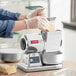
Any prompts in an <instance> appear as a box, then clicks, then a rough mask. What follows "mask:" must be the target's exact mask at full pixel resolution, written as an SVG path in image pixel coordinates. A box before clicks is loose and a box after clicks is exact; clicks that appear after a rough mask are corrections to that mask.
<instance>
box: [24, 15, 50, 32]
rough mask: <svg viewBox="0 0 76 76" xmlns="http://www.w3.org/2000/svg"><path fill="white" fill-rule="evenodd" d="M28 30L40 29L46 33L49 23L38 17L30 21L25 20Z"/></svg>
mask: <svg viewBox="0 0 76 76" xmlns="http://www.w3.org/2000/svg"><path fill="white" fill-rule="evenodd" d="M25 23H26V25H27V29H36V28H38V29H40V30H44V31H46V27H47V26H48V25H49V21H48V20H47V19H46V18H45V17H41V16H36V17H33V18H30V19H25Z"/></svg>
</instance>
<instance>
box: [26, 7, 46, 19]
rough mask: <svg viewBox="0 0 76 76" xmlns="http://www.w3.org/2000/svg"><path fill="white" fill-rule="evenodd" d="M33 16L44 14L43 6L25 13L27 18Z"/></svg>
mask: <svg viewBox="0 0 76 76" xmlns="http://www.w3.org/2000/svg"><path fill="white" fill-rule="evenodd" d="M35 16H45V13H44V8H38V9H36V10H34V11H33V12H32V13H29V14H28V15H27V18H32V17H35Z"/></svg>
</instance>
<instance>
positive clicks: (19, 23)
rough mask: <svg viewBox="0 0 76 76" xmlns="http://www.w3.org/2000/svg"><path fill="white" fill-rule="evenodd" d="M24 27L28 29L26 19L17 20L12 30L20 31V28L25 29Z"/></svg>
mask: <svg viewBox="0 0 76 76" xmlns="http://www.w3.org/2000/svg"><path fill="white" fill-rule="evenodd" d="M24 29H27V25H26V22H25V21H24V20H21V21H15V25H14V28H13V30H12V32H16V31H20V30H24Z"/></svg>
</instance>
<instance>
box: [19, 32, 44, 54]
mask: <svg viewBox="0 0 76 76" xmlns="http://www.w3.org/2000/svg"><path fill="white" fill-rule="evenodd" d="M20 44H21V49H22V50H25V52H26V53H35V52H40V51H43V50H44V41H43V38H42V35H41V34H40V33H32V34H25V35H23V36H22V37H21V43H20Z"/></svg>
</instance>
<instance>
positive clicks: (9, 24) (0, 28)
mask: <svg viewBox="0 0 76 76" xmlns="http://www.w3.org/2000/svg"><path fill="white" fill-rule="evenodd" d="M23 29H26V23H25V22H24V20H21V21H13V20H0V37H3V38H11V37H12V32H15V31H19V30H23Z"/></svg>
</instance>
